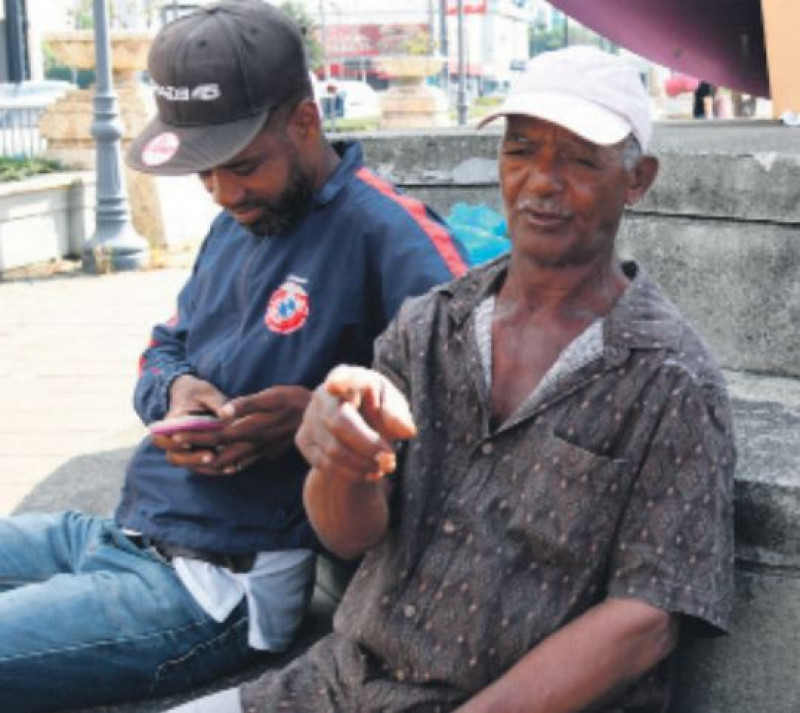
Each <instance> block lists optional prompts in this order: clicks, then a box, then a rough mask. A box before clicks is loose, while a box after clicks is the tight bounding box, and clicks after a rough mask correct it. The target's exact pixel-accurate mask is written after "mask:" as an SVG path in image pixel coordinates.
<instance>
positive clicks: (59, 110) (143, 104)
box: [39, 30, 165, 245]
mask: <svg viewBox="0 0 800 713" xmlns="http://www.w3.org/2000/svg"><path fill="white" fill-rule="evenodd" d="M44 41H45V43H46V44H47V46H48V47H49V48H50V49H51V51H52V52H53V54H54V55H55V56H56V58H57V59H58V60H59V61H60V62H62V63H63V64H64V65H66V66H68V67H74V68H75V69H94V68H95V48H94V33H93V32H92V31H91V30H70V31H65V32H57V33H50V34H48V35H46V36H45V37H44ZM151 42H152V35H151V34H150V33H148V32H140V31H130V30H113V31H112V32H111V33H110V45H111V62H112V68H113V83H114V89H115V91H116V93H117V97H118V102H119V114H120V119H121V122H122V127H121V128H122V138H121V146H122V150H123V152H124V151H126V150H127V148H128V146H129V145H130V142H131V141H132V140H133V138H134V137H135V136H136V135H137V134H138V133H139V132H140V131H141V130H142V129H143V128H144V126H145V125H146V124H147V121H148V118H149V117H150V116H151V115H152V114H153V113H154V111H155V107H154V102H153V99H152V96H151V94H150V92H149V91H148V90H147V89H146V87H145V86H144V85H143V84H142V82H141V81H140V80H139V74H140V73H141V71H142V70H143V69H145V67H146V66H147V53H148V51H149V49H150V44H151ZM93 98H94V88H89V89H74V90H72V91H71V92H68V93H67V94H66V95H65V96H63V97H62V98H61V99H59V100H58V101H57V102H55V103H53V104H51V105H50V106H49V107H48V109H47V111H46V112H45V113H44V115H43V116H42V119H41V122H40V125H39V130H40V132H41V134H42V136H43V137H44V138H45V139H46V140H47V156H48V157H49V158H53V159H56V160H58V161H60V162H61V163H62V164H64V165H65V166H68V167H70V168H78V169H84V170H93V169H94V167H95V144H94V138H93V137H92V133H91V128H92V122H93V121H94V110H93ZM125 182H126V185H127V187H128V193H129V197H130V204H131V220H132V222H133V226H134V228H135V230H136V232H138V233H139V234H140V235H143V236H145V237H146V238H147V240H148V242H150V244H151V245H156V244H161V243H163V242H164V239H165V236H164V225H163V219H162V215H161V208H160V202H159V200H158V193H157V191H156V184H155V181H154V179H153V177H152V176H147V175H144V174H141V173H138V172H136V171H131V170H128V169H127V168H126V170H125Z"/></svg>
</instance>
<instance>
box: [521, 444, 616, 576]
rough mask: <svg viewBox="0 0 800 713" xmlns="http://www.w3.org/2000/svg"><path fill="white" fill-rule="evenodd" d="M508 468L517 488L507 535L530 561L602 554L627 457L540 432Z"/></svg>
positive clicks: (584, 560) (576, 560) (564, 562)
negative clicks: (522, 546) (519, 461)
mask: <svg viewBox="0 0 800 713" xmlns="http://www.w3.org/2000/svg"><path fill="white" fill-rule="evenodd" d="M534 443H535V445H534V449H535V450H530V449H529V450H528V458H527V459H526V462H525V463H524V465H523V464H519V465H518V466H517V467H516V468H515V470H514V473H513V474H512V478H514V479H516V480H517V481H518V483H517V488H516V490H517V491H518V493H519V496H518V498H517V499H516V500H515V507H514V508H513V512H512V513H511V517H510V518H509V521H508V527H509V537H510V539H511V540H512V541H517V542H521V543H524V544H525V547H526V549H528V550H529V552H528V553H527V554H528V555H529V556H530V557H532V558H533V560H534V561H536V562H538V563H540V564H542V565H548V564H553V563H558V565H559V566H560V567H565V566H567V567H568V566H569V564H570V563H573V564H576V565H578V564H580V565H581V566H586V565H587V564H589V563H593V564H594V565H595V566H596V565H598V564H600V562H599V560H601V559H602V560H605V558H606V551H607V549H608V545H609V543H610V542H611V539H612V538H613V535H614V532H615V530H616V527H617V523H618V519H619V514H620V512H621V510H622V507H623V504H624V498H625V494H624V492H623V491H624V488H623V474H624V472H625V462H624V461H623V460H620V459H615V458H609V457H607V456H603V455H599V454H597V453H592V452H591V451H588V450H586V449H585V448H582V447H580V446H577V445H575V444H574V443H570V442H569V441H567V440H565V439H564V438H562V437H560V436H558V435H556V434H554V433H545V434H543V435H542V434H539V437H538V438H536V439H535V441H534Z"/></svg>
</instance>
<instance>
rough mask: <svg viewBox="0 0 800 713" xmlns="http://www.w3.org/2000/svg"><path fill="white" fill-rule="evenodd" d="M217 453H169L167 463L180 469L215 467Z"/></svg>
mask: <svg viewBox="0 0 800 713" xmlns="http://www.w3.org/2000/svg"><path fill="white" fill-rule="evenodd" d="M215 458H216V453H214V452H213V451H207V450H201V451H167V462H168V463H170V464H172V465H174V466H177V467H179V468H189V469H190V470H196V469H198V468H204V467H205V468H208V467H213V465H214V460H215Z"/></svg>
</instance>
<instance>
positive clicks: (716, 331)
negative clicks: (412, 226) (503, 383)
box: [359, 122, 800, 713]
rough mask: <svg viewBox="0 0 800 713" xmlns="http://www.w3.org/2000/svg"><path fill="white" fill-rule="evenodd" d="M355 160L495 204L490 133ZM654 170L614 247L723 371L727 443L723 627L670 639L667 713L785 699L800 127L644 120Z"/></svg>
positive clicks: (796, 610)
mask: <svg viewBox="0 0 800 713" xmlns="http://www.w3.org/2000/svg"><path fill="white" fill-rule="evenodd" d="M359 138H361V139H362V140H363V142H364V145H365V151H366V155H367V162H368V163H369V164H370V165H371V166H373V167H374V168H376V169H377V170H378V171H379V172H380V173H381V174H382V175H384V176H385V177H387V178H389V179H391V180H392V181H394V182H395V183H396V184H398V185H400V186H401V187H402V188H404V189H406V190H407V191H408V192H410V193H413V194H414V195H415V196H417V197H420V198H422V199H424V200H426V201H427V202H429V203H430V204H431V205H432V206H434V207H435V208H436V209H437V210H438V211H439V212H440V213H442V214H443V215H447V214H448V213H449V212H450V209H451V207H452V205H453V204H454V203H456V202H459V201H463V202H467V203H471V204H485V205H488V206H490V207H493V208H495V209H500V197H499V189H498V185H497V170H496V157H497V146H498V141H499V133H497V132H492V133H484V132H481V133H476V132H474V131H466V132H453V131H448V132H442V133H437V134H435V135H424V136H423V135H416V136H413V135H410V134H396V135H392V136H386V135H381V136H362V137H359ZM654 145H655V148H654V153H656V154H657V155H658V157H659V159H660V161H661V167H662V169H661V173H660V176H659V178H658V180H657V182H656V185H655V186H654V188H653V190H652V191H651V193H650V194H649V195H648V197H647V198H646V200H645V201H643V202H642V203H641V204H640V205H639V206H637V207H636V208H635V209H634V210H631V211H630V212H629V214H628V215H627V217H626V220H625V222H624V224H623V228H622V230H621V234H620V236H619V247H620V253H621V254H622V255H623V256H628V257H634V258H636V259H637V260H638V261H640V263H641V264H642V265H643V266H644V267H645V269H646V270H648V272H650V274H651V275H653V276H654V277H655V278H656V280H657V281H658V282H659V283H660V284H661V286H662V287H663V289H664V291H665V292H666V293H667V294H668V295H669V296H670V298H671V299H672V300H673V301H674V302H675V303H676V304H677V305H678V307H679V308H680V309H681V311H682V312H683V313H684V314H685V315H686V316H687V317H688V318H689V319H690V321H691V322H692V323H693V324H694V325H695V327H696V328H697V329H698V330H699V332H700V333H701V334H702V335H703V336H704V338H705V339H706V341H707V342H708V344H709V346H710V347H711V350H712V351H713V353H714V354H715V355H716V357H717V359H718V361H719V362H720V363H721V365H722V366H723V367H724V368H725V369H726V376H727V379H728V383H729V387H730V390H731V395H732V398H733V404H734V410H735V426H736V435H737V448H738V451H739V456H738V464H737V475H736V478H737V482H736V533H737V552H736V560H737V564H736V567H737V569H736V587H737V589H736V600H735V610H734V625H733V631H732V634H731V635H730V636H728V637H723V638H714V639H706V640H696V639H693V638H688V639H686V640H685V641H684V642H683V644H682V647H681V650H680V655H679V657H678V667H679V668H678V672H679V685H678V687H677V699H676V701H675V703H674V705H673V708H672V710H673V713H754V711H759V712H760V711H765V712H766V711H768V712H769V713H798V711H800V676H798V673H797V663H798V661H800V326H798V325H800V130H795V129H788V128H785V127H777V126H775V125H765V124H759V123H751V124H747V125H743V124H737V123H733V122H730V123H727V122H694V123H686V124H684V125H680V124H677V125H675V124H673V125H669V126H668V125H662V126H659V127H657V129H656V134H655V140H654Z"/></svg>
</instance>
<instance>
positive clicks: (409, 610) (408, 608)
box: [403, 604, 417, 619]
mask: <svg viewBox="0 0 800 713" xmlns="http://www.w3.org/2000/svg"><path fill="white" fill-rule="evenodd" d="M416 613H417V608H416V607H415V606H414V605H413V604H406V605H405V607H403V614H404V615H405V617H406V619H410V618H411V617H413V616H414V614H416Z"/></svg>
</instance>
